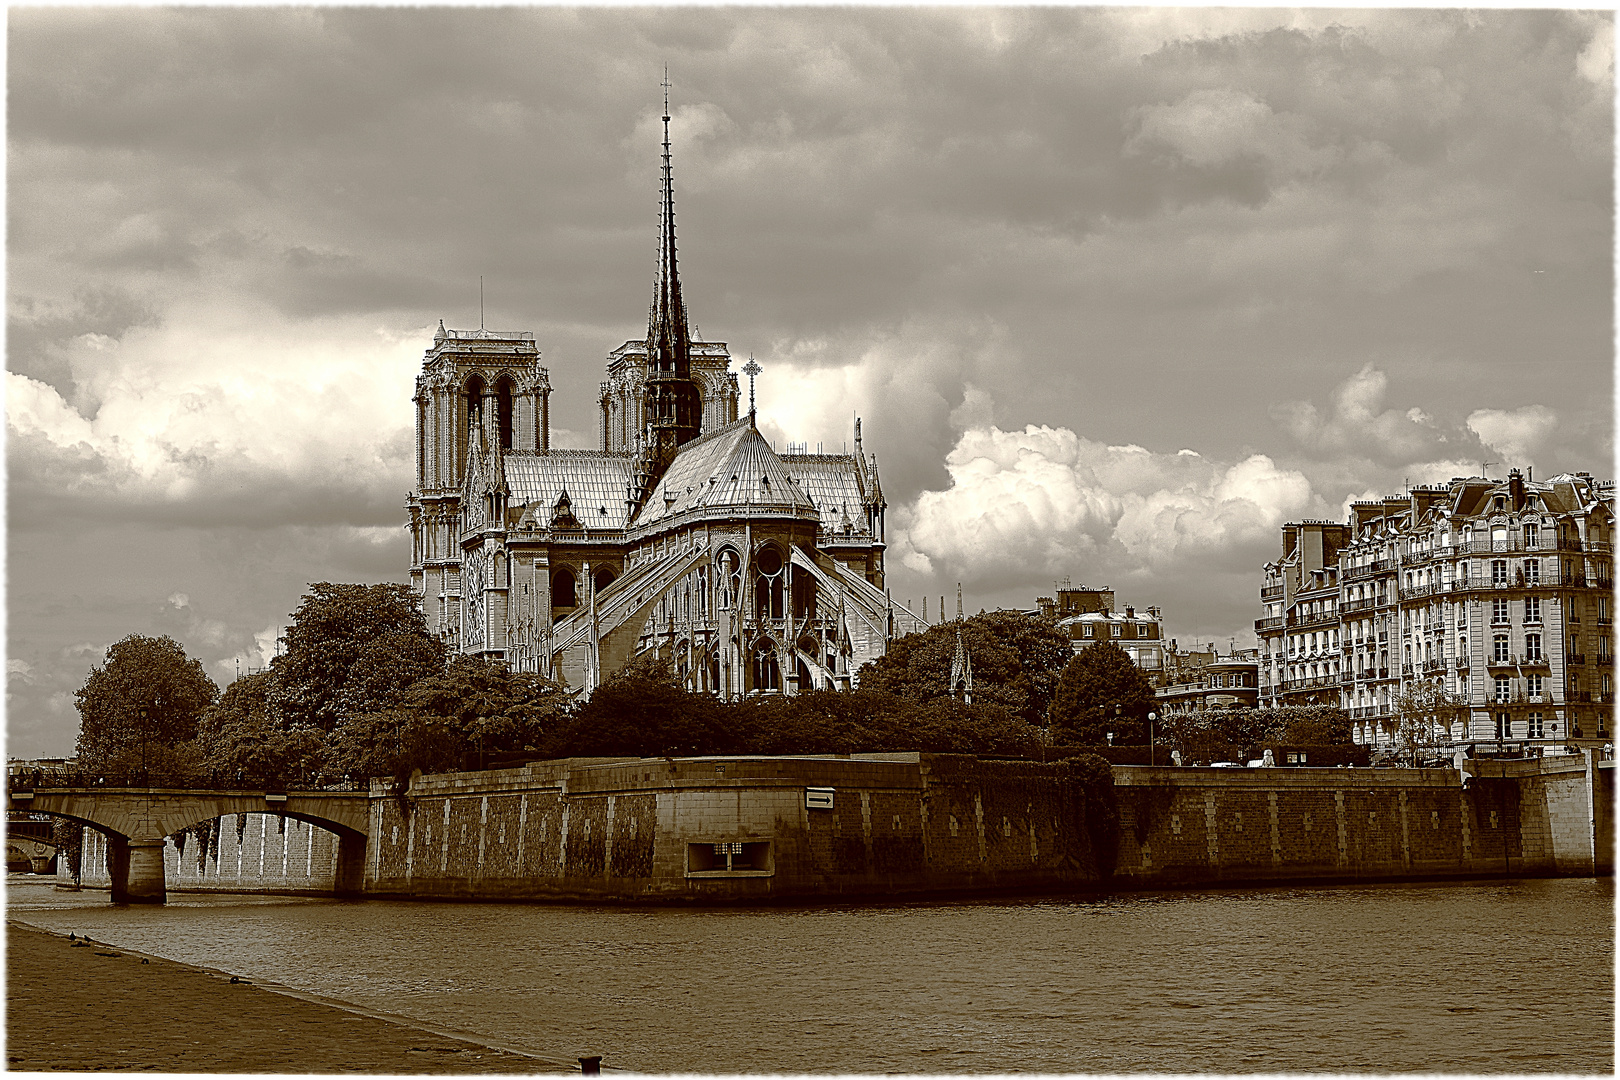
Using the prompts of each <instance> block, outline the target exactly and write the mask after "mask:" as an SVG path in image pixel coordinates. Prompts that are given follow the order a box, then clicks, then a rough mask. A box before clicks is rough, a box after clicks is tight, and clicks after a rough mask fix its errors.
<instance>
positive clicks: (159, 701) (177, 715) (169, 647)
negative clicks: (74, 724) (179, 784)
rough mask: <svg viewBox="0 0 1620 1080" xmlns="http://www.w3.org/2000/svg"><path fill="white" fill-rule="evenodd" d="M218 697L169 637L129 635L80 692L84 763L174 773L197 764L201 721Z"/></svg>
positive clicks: (97, 768) (100, 768) (197, 664)
mask: <svg viewBox="0 0 1620 1080" xmlns="http://www.w3.org/2000/svg"><path fill="white" fill-rule="evenodd" d="M218 696H219V687H218V686H216V685H214V680H212V679H210V678H209V677H208V675H207V673H206V672H205V671H203V666H202V661H200V660H196V659H193V658H192V657H189V656H187V655H186V650H185V649H184V648H183V647H182V646H181V645H180V643H179V642H178V641H175V640H174V639H173V638H170V637H156V638H154V637H144V636H142V635H140V634H131V635H129V636H128V637H126V638H124V639H123V640H122V641H119V642H116V643H114V644H113V645H112V646H111V647H110V648H108V650H107V656H106V660H105V662H104V663H103V664H102V665H101V666H100V667H95V668H92V669H91V670H90V675H89V677H88V678H86V679H85V681H84V685H83V686H82V687H80V688H79V690H78V693H77V694H76V695H75V697H76V698H77V699H78V708H79V744H78V753H79V764H80V766H81V767H82V768H84V769H85V770H87V771H91V772H101V773H117V774H126V775H127V774H134V773H137V772H140V773H146V774H152V773H157V774H160V775H161V774H169V773H173V772H175V771H177V770H178V771H185V770H188V769H190V768H193V767H194V766H195V764H196V761H197V756H196V753H195V750H194V748H192V747H190V746H189V745H188V744H190V742H191V740H192V739H194V738H195V737H196V734H197V719H198V717H200V716H201V715H202V713H203V710H204V709H206V708H208V706H210V705H212V704H213V702H214V699H215V698H217V697H218Z"/></svg>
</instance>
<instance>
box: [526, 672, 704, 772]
mask: <svg viewBox="0 0 1620 1080" xmlns="http://www.w3.org/2000/svg"><path fill="white" fill-rule="evenodd" d="M724 715H725V707H724V703H722V702H720V701H717V700H716V699H715V698H713V697H712V696H710V695H708V694H700V693H694V692H692V691H690V690H686V689H684V688H683V687H680V686H677V685H676V684H675V680H674V677H673V675H672V674H671V672H670V668H669V663H668V661H667V660H657V659H645V660H638V661H635V662H632V663H630V664H627V665H625V667H624V668H623V669H622V670H620V671H619V672H618V673H617V674H616V675H614V676H613V677H612V678H610V679H607V680H606V681H604V682H603V683H602V685H601V686H598V687H597V688H596V690H595V692H593V693H592V694H591V697H590V700H589V701H587V702H585V704H584V705H582V706H580V707H579V708H578V709H577V710H576V711H575V712H574V713H573V715H572V716H571V717H570V718H569V720H568V721H567V723H566V724H564V725H563V726H562V728H561V730H560V731H559V732H558V735H557V738H556V739H555V740H554V741H553V743H552V747H553V752H554V753H555V754H557V755H558V756H562V755H571V754H579V755H611V754H624V755H627V756H635V757H656V756H659V755H662V754H672V755H673V754H693V753H716V752H719V753H725V752H727V750H728V748H729V745H730V743H731V740H730V738H729V737H728V731H727V727H726V725H725V724H724V723H722V722H721V719H722V717H723V716H724Z"/></svg>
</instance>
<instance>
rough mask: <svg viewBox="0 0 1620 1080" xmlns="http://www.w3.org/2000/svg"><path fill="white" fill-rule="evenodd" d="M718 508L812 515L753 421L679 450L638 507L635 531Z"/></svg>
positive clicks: (742, 421)
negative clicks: (744, 508) (685, 515)
mask: <svg viewBox="0 0 1620 1080" xmlns="http://www.w3.org/2000/svg"><path fill="white" fill-rule="evenodd" d="M721 507H747V508H749V509H754V510H780V511H782V512H783V513H794V512H799V511H811V510H814V509H815V506H814V505H813V504H812V503H811V501H810V499H809V498H808V497H807V496H806V495H805V493H804V492H803V491H801V490H799V487H798V485H797V484H795V483H794V482H793V477H792V476H791V475H790V474H789V472H788V470H787V467H786V466H785V465H784V464H783V463H782V459H781V458H779V457H777V456H776V452H775V451H773V450H772V449H771V447H770V444H769V443H767V442H766V441H765V439H764V436H762V435H760V433H759V431H758V430H757V429H756V428H755V427H754V422H753V419H752V418H751V417H747V416H745V417H743V418H742V419H740V420H736V421H733V422H732V423H730V424H727V425H726V426H725V427H723V428H719V429H718V430H716V431H712V432H710V433H709V434H707V435H705V436H703V437H702V438H700V439H694V440H693V441H691V442H689V443H687V444H685V445H684V446H682V447H681V449H680V452H679V453H678V454H677V455H676V457H675V460H674V461H672V462H670V465H669V468H668V470H666V471H665V473H664V475H663V477H662V479H660V480H659V481H658V486H657V487H656V488H654V489H653V493H652V495H651V496H650V497H649V498H648V499H647V502H646V504H645V505H644V506H643V507H642V510H641V514H640V516H639V517H637V518H636V525H637V526H638V527H639V526H646V525H651V524H655V523H657V522H660V521H664V520H667V519H669V518H672V517H675V516H677V515H679V514H683V513H686V512H687V511H691V510H713V509H719V508H721Z"/></svg>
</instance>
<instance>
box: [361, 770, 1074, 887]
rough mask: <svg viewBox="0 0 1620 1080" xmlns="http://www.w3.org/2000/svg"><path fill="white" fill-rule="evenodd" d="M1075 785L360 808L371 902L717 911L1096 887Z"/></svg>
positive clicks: (489, 779) (910, 776) (1009, 782)
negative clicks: (683, 906) (569, 903)
mask: <svg viewBox="0 0 1620 1080" xmlns="http://www.w3.org/2000/svg"><path fill="white" fill-rule="evenodd" d="M812 789H819V790H812ZM1076 790H1077V789H1076V787H1075V782H1074V781H1073V780H1072V779H1071V778H1070V775H1069V770H1068V768H1067V767H1066V766H1063V765H1040V764H1035V763H1021V762H991V761H978V760H976V759H973V758H960V757H954V756H949V755H927V754H922V755H919V754H914V753H913V754H888V755H884V754H873V755H851V756H849V757H802V758H801V757H770V758H682V759H679V760H670V759H665V758H648V759H636V760H612V759H606V760H602V759H598V760H590V759H570V760H567V761H558V762H544V763H540V764H536V765H531V766H529V767H527V768H523V769H510V770H501V771H491V772H482V773H462V774H452V775H447V776H431V777H422V778H420V779H419V780H418V781H417V782H416V783H415V784H413V786H412V788H411V794H410V799H409V800H408V801H407V800H401V799H396V798H392V797H383V798H379V799H374V800H373V802H372V821H373V827H372V830H371V836H372V842H371V844H370V847H369V849H368V852H367V868H366V891H367V892H368V893H370V894H377V895H392V896H409V897H437V898H478V899H499V898H510V899H519V898H557V899H581V900H588V899H606V900H622V901H640V900H650V901H658V902H697V903H725V902H759V901H765V900H775V899H788V898H799V899H812V898H816V897H836V896H863V895H867V896H869V895H885V896H893V895H902V894H907V893H929V892H975V891H1001V890H1019V889H1044V888H1050V889H1063V888H1071V887H1076V886H1083V885H1087V884H1091V883H1094V882H1096V881H1097V879H1098V873H1097V867H1096V862H1095V859H1094V858H1093V856H1092V852H1091V842H1090V839H1089V837H1088V834H1087V832H1086V825H1085V818H1084V809H1083V807H1084V800H1083V798H1080V797H1077V796H1076ZM828 799H830V802H831V806H830V807H825V808H824V807H822V806H820V805H815V804H816V803H818V802H820V801H825V800H828Z"/></svg>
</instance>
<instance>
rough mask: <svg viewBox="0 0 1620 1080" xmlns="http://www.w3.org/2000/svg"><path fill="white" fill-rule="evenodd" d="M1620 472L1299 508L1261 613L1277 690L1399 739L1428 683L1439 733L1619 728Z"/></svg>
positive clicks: (1497, 736)
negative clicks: (1337, 516)
mask: <svg viewBox="0 0 1620 1080" xmlns="http://www.w3.org/2000/svg"><path fill="white" fill-rule="evenodd" d="M1613 544H1614V488H1613V484H1612V482H1604V481H1598V480H1595V479H1593V478H1592V477H1591V475H1590V474H1587V473H1565V474H1560V475H1558V476H1554V477H1552V478H1551V479H1550V480H1546V481H1541V482H1537V481H1535V480H1533V479H1532V478H1531V477H1529V476H1525V475H1521V474H1520V473H1519V471H1518V470H1514V471H1512V472H1510V473H1509V474H1508V477H1507V479H1506V480H1490V479H1485V478H1483V477H1467V478H1458V479H1454V480H1452V481H1451V482H1450V483H1449V484H1443V485H1431V486H1423V487H1415V488H1412V489H1411V490H1410V491H1408V492H1406V493H1405V494H1402V495H1392V496H1389V497H1386V498H1384V499H1382V500H1376V501H1369V502H1359V503H1354V504H1352V506H1351V510H1350V515H1349V518H1348V520H1347V521H1346V522H1345V523H1343V524H1339V523H1337V522H1325V521H1305V522H1294V523H1290V524H1287V525H1284V526H1283V529H1282V556H1281V557H1280V558H1279V559H1277V560H1276V561H1274V562H1270V563H1267V564H1266V567H1265V579H1264V582H1263V583H1262V585H1261V590H1260V600H1261V603H1262V605H1263V607H1264V614H1263V615H1262V617H1261V618H1260V619H1258V620H1256V622H1255V631H1256V634H1257V635H1258V637H1259V638H1260V645H1261V650H1260V702H1261V704H1263V705H1267V704H1276V705H1295V704H1298V705H1307V704H1333V705H1339V706H1341V707H1342V708H1344V709H1345V710H1346V711H1347V712H1348V713H1349V714H1350V718H1351V724H1352V731H1353V733H1354V737H1355V739H1356V741H1357V742H1358V743H1365V744H1371V745H1392V744H1394V743H1395V742H1396V738H1397V726H1398V717H1397V714H1398V702H1399V700H1400V699H1401V697H1402V696H1403V695H1406V694H1409V693H1411V692H1413V691H1414V690H1416V689H1418V688H1419V687H1433V688H1437V689H1439V690H1441V691H1444V693H1445V695H1447V698H1448V700H1449V701H1450V702H1452V703H1453V707H1452V708H1451V709H1449V710H1448V717H1449V719H1447V720H1445V721H1443V722H1441V723H1440V724H1439V725H1437V730H1435V731H1434V733H1433V735H1434V741H1435V742H1437V743H1438V744H1440V745H1448V744H1449V745H1458V744H1465V743H1481V742H1500V743H1504V744H1508V743H1512V744H1517V745H1523V746H1534V745H1567V744H1571V743H1581V742H1585V743H1593V742H1603V741H1607V740H1608V739H1609V738H1610V731H1611V730H1612V728H1613V723H1612V716H1613V712H1614V692H1615V688H1614V670H1613V666H1614V650H1613V645H1614V642H1613V637H1614V555H1613V552H1614V548H1613Z"/></svg>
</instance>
